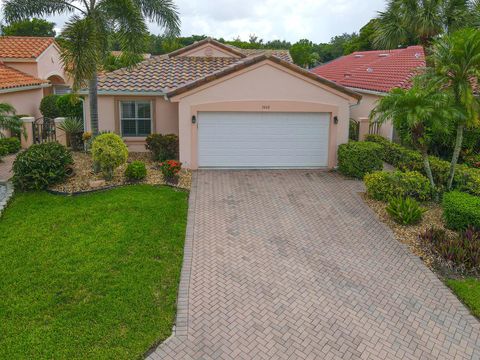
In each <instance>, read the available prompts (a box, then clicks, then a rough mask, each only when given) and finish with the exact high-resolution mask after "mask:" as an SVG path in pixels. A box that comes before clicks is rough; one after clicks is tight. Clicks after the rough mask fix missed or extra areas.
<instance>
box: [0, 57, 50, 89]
mask: <svg viewBox="0 0 480 360" xmlns="http://www.w3.org/2000/svg"><path fill="white" fill-rule="evenodd" d="M42 84H48V81H46V80H42V79H37V78H36V77H33V76H31V75H28V74H25V73H23V72H21V71H19V70H16V69H14V68H11V67H9V66H6V65H5V64H2V63H0V90H4V89H13V88H21V87H26V86H35V85H42Z"/></svg>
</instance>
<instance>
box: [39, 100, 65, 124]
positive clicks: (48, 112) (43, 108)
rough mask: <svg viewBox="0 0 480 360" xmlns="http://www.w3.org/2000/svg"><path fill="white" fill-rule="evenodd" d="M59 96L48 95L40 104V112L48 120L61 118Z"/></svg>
mask: <svg viewBox="0 0 480 360" xmlns="http://www.w3.org/2000/svg"><path fill="white" fill-rule="evenodd" d="M57 100H58V95H47V96H45V97H44V98H43V99H42V101H41V102H40V112H41V113H42V115H43V116H44V117H46V118H48V119H55V118H57V117H60V110H59V109H58V106H57Z"/></svg>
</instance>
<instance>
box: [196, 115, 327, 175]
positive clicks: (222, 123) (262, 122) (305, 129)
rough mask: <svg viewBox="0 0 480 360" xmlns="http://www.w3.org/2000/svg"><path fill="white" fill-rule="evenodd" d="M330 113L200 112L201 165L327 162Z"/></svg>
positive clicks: (296, 165)
mask: <svg viewBox="0 0 480 360" xmlns="http://www.w3.org/2000/svg"><path fill="white" fill-rule="evenodd" d="M329 127H330V113H314V112H312V113H310V112H305V113H303V112H199V113H198V165H199V167H203V168H322V167H327V166H328V158H329V154H328V149H329Z"/></svg>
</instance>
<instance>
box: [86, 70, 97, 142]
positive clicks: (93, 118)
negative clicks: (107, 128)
mask: <svg viewBox="0 0 480 360" xmlns="http://www.w3.org/2000/svg"><path fill="white" fill-rule="evenodd" d="M97 87H98V78H97V73H96V72H95V74H94V75H93V78H92V79H91V80H90V81H89V82H88V96H89V100H90V128H91V130H92V133H93V134H98V89H97Z"/></svg>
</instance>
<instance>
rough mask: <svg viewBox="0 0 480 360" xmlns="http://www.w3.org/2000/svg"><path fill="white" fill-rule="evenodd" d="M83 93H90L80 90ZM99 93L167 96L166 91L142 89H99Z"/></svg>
mask: <svg viewBox="0 0 480 360" xmlns="http://www.w3.org/2000/svg"><path fill="white" fill-rule="evenodd" d="M79 94H81V95H88V90H86V89H82V90H80V91H79ZM98 95H127V96H165V95H166V92H165V91H141V90H98Z"/></svg>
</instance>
